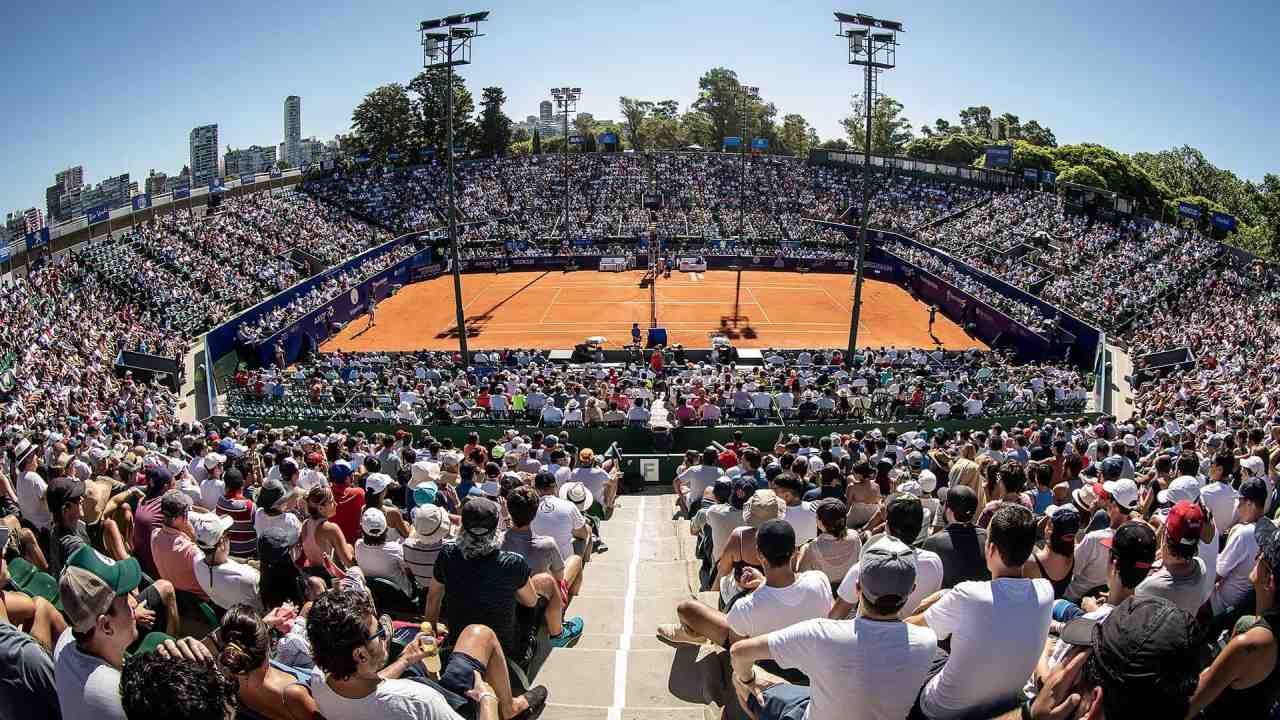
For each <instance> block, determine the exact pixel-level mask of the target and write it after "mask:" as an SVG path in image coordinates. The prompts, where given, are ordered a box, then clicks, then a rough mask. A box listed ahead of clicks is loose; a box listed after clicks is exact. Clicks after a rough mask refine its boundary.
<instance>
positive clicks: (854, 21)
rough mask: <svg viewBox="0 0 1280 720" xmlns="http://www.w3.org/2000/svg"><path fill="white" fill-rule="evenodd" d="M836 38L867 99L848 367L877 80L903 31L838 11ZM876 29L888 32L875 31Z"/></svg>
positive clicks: (893, 61) (858, 304)
mask: <svg viewBox="0 0 1280 720" xmlns="http://www.w3.org/2000/svg"><path fill="white" fill-rule="evenodd" d="M835 17H836V27H837V30H836V37H838V38H842V39H844V40H845V41H846V42H847V43H848V46H849V47H848V52H849V55H848V59H849V64H850V65H860V66H862V69H863V73H864V74H865V76H866V78H865V79H866V88H865V95H864V96H863V103H862V104H863V106H864V107H863V110H864V111H865V113H866V114H865V117H864V118H863V122H864V123H865V126H864V127H863V130H864V132H865V135H864V138H863V148H862V219H861V222H860V226H859V228H858V268H857V275H856V279H855V280H854V287H853V316H852V317H851V318H850V319H849V348H848V352H846V353H845V357H844V362H845V366H846V367H849V366H851V365H852V363H853V355H854V352H856V351H857V349H858V321H859V319H860V316H861V315H862V281H863V266H864V265H865V264H866V261H867V225H869V224H870V222H871V122H872V109H873V106H874V105H875V98H876V79H877V77H878V76H879V74H880V73H881V72H883V71H885V70H891V69H893V68H894V67H896V65H897V60H898V57H897V48H898V33H900V32H903V28H902V23H900V22H898V21H897V20H883V19H880V18H876V17H872V16H870V15H867V14H865V13H855V14H850V13H842V12H839V11H837V12H836V13H835ZM872 29H875V30H884V31H887V32H871V30H872Z"/></svg>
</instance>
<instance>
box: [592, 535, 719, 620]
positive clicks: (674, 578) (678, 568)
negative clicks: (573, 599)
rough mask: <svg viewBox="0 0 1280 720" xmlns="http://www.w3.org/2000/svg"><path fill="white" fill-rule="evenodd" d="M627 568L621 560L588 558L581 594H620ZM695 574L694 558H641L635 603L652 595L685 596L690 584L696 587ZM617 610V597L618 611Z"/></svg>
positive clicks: (688, 593)
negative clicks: (670, 559) (691, 559)
mask: <svg viewBox="0 0 1280 720" xmlns="http://www.w3.org/2000/svg"><path fill="white" fill-rule="evenodd" d="M609 554H612V550H611V551H610V553H609ZM629 571H630V566H629V564H624V563H621V562H613V561H600V562H590V563H588V564H587V567H586V569H585V570H584V571H583V581H582V583H583V584H582V594H584V595H605V596H616V597H619V598H621V597H624V596H625V595H626V593H627V579H628V573H629ZM697 577H698V564H697V562H695V561H689V560H672V561H666V562H663V561H657V560H654V561H649V562H642V563H640V565H639V566H638V567H637V568H636V598H637V599H636V604H637V606H639V605H641V604H643V603H645V602H647V601H648V600H649V598H652V597H672V596H677V597H687V596H689V595H690V593H691V588H692V589H694V590H696V589H697ZM621 611H622V604H621V601H619V607H618V612H621Z"/></svg>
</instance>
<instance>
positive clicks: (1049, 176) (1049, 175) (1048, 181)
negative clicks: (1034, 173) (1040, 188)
mask: <svg viewBox="0 0 1280 720" xmlns="http://www.w3.org/2000/svg"><path fill="white" fill-rule="evenodd" d="M1057 181H1058V173H1056V172H1054V171H1052V170H1041V171H1040V182H1042V183H1044V184H1045V185H1053V184H1054V183H1056V182H1057Z"/></svg>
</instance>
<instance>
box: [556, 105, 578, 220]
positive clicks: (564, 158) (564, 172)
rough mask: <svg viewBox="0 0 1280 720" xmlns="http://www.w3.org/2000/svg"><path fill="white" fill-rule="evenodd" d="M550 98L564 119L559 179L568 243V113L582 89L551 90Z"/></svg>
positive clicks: (575, 107) (574, 106) (573, 108)
mask: <svg viewBox="0 0 1280 720" xmlns="http://www.w3.org/2000/svg"><path fill="white" fill-rule="evenodd" d="M551 97H552V99H554V100H555V101H556V106H557V107H559V108H560V114H561V115H562V116H563V117H564V148H563V152H562V153H561V162H562V165H561V177H563V178H564V188H563V190H564V241H565V242H566V243H568V242H569V113H571V112H573V111H574V110H576V109H577V107H578V99H579V98H581V97H582V88H576V87H557V88H551Z"/></svg>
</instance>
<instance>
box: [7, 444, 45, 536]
mask: <svg viewBox="0 0 1280 720" xmlns="http://www.w3.org/2000/svg"><path fill="white" fill-rule="evenodd" d="M38 450H39V446H38V445H35V444H33V443H32V442H31V441H30V440H26V439H24V440H22V441H21V442H19V443H18V446H17V448H15V450H14V467H16V468H18V482H17V484H16V487H15V488H14V491H15V492H16V493H17V495H18V507H19V508H21V509H22V518H23V519H24V520H26V521H27V522H29V523H31V524H32V525H34V526H35V527H37V528H39V529H40V530H46V531H47V530H49V529H50V528H51V527H52V526H53V513H51V512H49V506H48V505H47V504H46V502H45V497H44V494H45V492H46V491H48V489H49V484H48V483H47V482H45V479H44V478H43V477H41V476H40V473H38V472H36V464H37V463H39V461H40V453H39V452H37V451H38Z"/></svg>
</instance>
